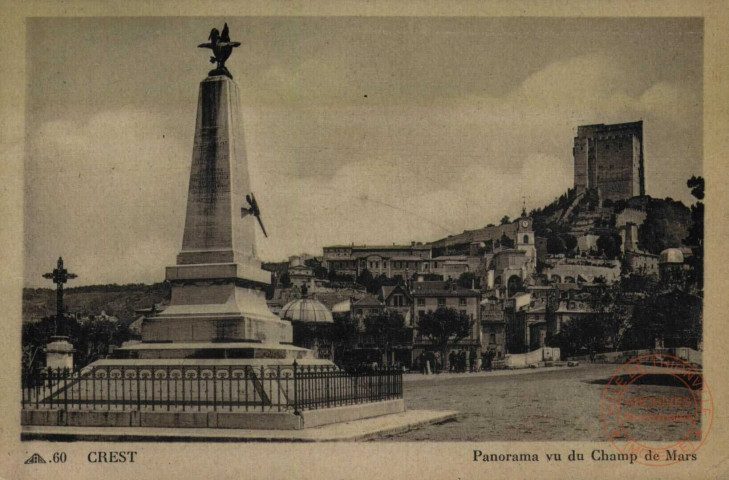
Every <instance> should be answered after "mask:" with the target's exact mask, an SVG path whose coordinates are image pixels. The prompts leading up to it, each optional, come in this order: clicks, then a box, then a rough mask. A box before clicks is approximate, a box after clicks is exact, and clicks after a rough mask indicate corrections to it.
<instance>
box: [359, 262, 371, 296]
mask: <svg viewBox="0 0 729 480" xmlns="http://www.w3.org/2000/svg"><path fill="white" fill-rule="evenodd" d="M373 281H374V277H373V276H372V274H371V273H370V271H369V270H367V269H366V268H365V269H364V270H362V271H361V272H359V275H358V276H357V283H359V284H360V285H362V286H363V287H365V288H366V289H367V290H368V291H369V289H370V287H371V286H372V282H373Z"/></svg>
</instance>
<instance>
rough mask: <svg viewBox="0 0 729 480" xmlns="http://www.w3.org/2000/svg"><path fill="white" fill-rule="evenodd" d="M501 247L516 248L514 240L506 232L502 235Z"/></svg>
mask: <svg viewBox="0 0 729 480" xmlns="http://www.w3.org/2000/svg"><path fill="white" fill-rule="evenodd" d="M501 248H514V240H512V239H511V237H509V236H508V235H507V234H505V233H504V234H502V235H501Z"/></svg>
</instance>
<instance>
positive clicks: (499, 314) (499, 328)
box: [481, 297, 506, 360]
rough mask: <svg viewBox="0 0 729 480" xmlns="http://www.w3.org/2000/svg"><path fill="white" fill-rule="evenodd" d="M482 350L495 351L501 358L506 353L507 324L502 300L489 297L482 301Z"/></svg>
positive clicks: (495, 355) (495, 356) (497, 357)
mask: <svg viewBox="0 0 729 480" xmlns="http://www.w3.org/2000/svg"><path fill="white" fill-rule="evenodd" d="M481 351H482V352H488V351H493V352H494V356H493V358H495V359H497V360H501V359H502V358H504V354H505V353H506V324H505V322H504V310H503V308H502V304H501V302H500V301H499V300H498V299H497V298H495V297H489V298H487V299H485V300H483V301H482V302H481Z"/></svg>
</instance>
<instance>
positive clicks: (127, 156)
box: [25, 110, 191, 283]
mask: <svg viewBox="0 0 729 480" xmlns="http://www.w3.org/2000/svg"><path fill="white" fill-rule="evenodd" d="M178 130H179V128H178V126H177V125H176V124H175V121H174V118H173V119H172V120H170V119H169V118H166V117H163V116H161V115H159V114H156V113H154V112H148V111H139V110H116V111H106V112H102V113H100V114H98V115H94V116H91V117H89V118H86V119H79V120H74V121H59V120H56V121H49V122H45V123H43V124H41V125H40V127H39V128H38V130H37V131H35V132H34V134H33V135H32V137H31V142H30V145H29V150H28V155H27V160H26V211H25V218H26V228H25V239H26V241H25V247H26V257H27V258H28V260H29V261H28V262H27V265H26V275H27V276H28V277H29V278H32V279H34V280H35V279H36V278H37V277H38V275H40V274H41V273H43V272H42V271H41V270H43V269H44V268H46V269H47V268H49V267H50V266H52V265H53V263H54V262H55V260H56V258H57V257H58V256H60V255H63V256H64V258H65V259H66V261H67V263H68V264H69V265H71V266H72V268H76V269H77V270H80V271H77V272H76V273H78V274H79V275H80V276H81V277H82V278H83V282H84V283H93V282H102V281H105V280H106V279H113V281H118V282H122V281H150V280H152V279H160V276H161V272H160V271H159V267H156V269H155V270H151V269H150V267H151V266H153V265H154V266H157V265H158V264H159V261H160V259H166V260H167V261H173V260H174V254H175V253H176V252H175V249H176V248H179V243H180V239H179V238H178V239H176V240H173V237H171V236H170V235H171V234H173V233H174V234H175V235H174V236H180V235H181V232H182V224H183V222H184V209H185V206H184V200H183V202H180V198H181V195H184V193H185V191H186V184H187V176H188V174H189V162H190V160H189V159H190V151H189V145H190V144H191V141H190V140H183V139H181V138H180V137H179V135H177V133H176V132H177V131H178ZM180 238H181V237H180ZM43 271H45V270H43ZM134 279H136V280H134ZM34 283H38V282H37V281H34Z"/></svg>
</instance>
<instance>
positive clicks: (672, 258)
mask: <svg viewBox="0 0 729 480" xmlns="http://www.w3.org/2000/svg"><path fill="white" fill-rule="evenodd" d="M658 263H661V264H663V263H683V252H682V251H681V250H680V249H678V248H667V249H665V250H664V251H662V252H661V257H660V259H659V261H658Z"/></svg>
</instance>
